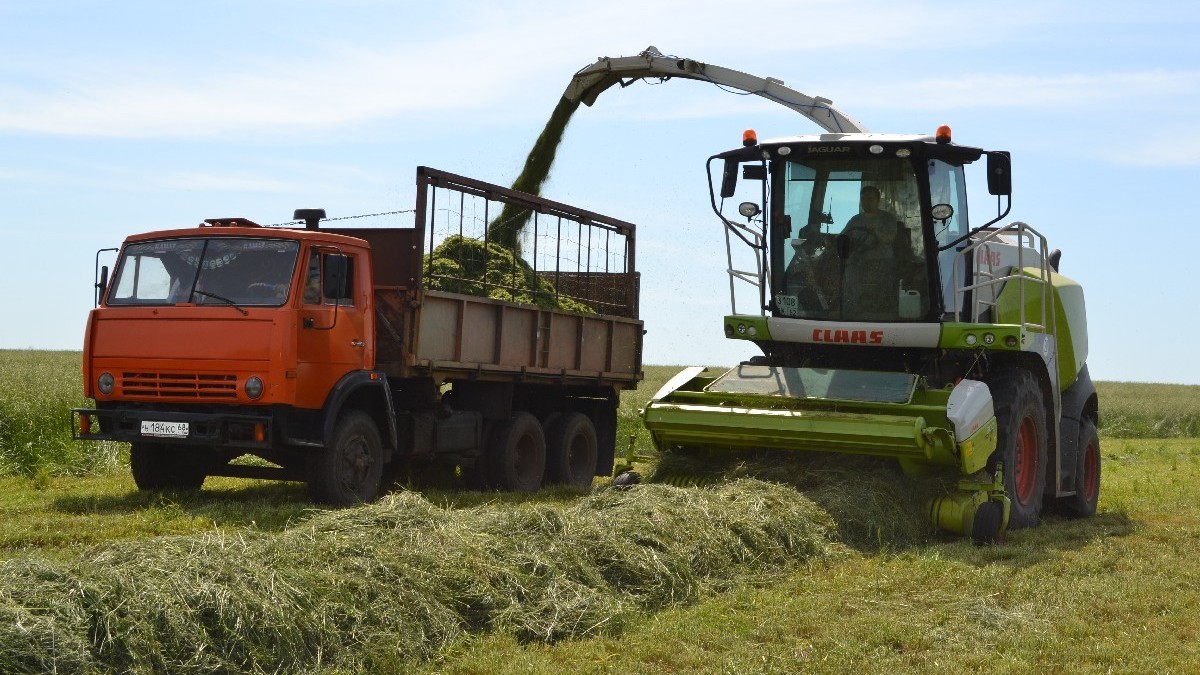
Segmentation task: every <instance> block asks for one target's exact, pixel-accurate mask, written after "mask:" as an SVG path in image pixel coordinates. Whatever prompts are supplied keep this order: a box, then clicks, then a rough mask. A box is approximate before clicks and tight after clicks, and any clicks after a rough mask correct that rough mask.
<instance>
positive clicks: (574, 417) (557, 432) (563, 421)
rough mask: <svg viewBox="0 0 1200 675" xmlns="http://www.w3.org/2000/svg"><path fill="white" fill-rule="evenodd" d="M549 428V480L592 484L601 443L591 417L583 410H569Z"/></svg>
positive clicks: (580, 484)
mask: <svg viewBox="0 0 1200 675" xmlns="http://www.w3.org/2000/svg"><path fill="white" fill-rule="evenodd" d="M547 429H548V431H547V434H546V484H548V485H550V484H564V485H573V486H575V487H579V488H588V487H591V485H592V478H594V477H595V475H596V457H597V455H598V454H599V453H598V450H597V448H598V447H599V445H600V444H599V442H598V441H597V440H596V426H595V425H594V424H592V420H591V418H589V417H588V416H587V415H584V414H583V413H578V412H573V413H567V414H566V415H563V416H561V417H559V418H558V419H557V420H555V421H554V423H553V424H551V425H550V426H549V427H548V428H547Z"/></svg>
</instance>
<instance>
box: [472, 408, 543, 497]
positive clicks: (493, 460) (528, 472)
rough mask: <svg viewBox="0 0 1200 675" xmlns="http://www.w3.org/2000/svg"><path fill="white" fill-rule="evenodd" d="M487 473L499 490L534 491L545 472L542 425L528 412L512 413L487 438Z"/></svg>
mask: <svg viewBox="0 0 1200 675" xmlns="http://www.w3.org/2000/svg"><path fill="white" fill-rule="evenodd" d="M487 471H488V475H489V478H490V479H491V482H492V484H493V485H494V486H495V487H497V488H500V489H501V490H510V491H513V492H534V491H536V490H537V489H538V488H540V487H541V486H542V476H543V474H544V473H545V471H546V437H545V435H544V434H543V433H542V424H541V422H538V419H537V418H536V417H534V416H533V415H530V414H529V413H527V412H517V413H514V414H513V416H512V417H510V418H508V419H507V420H505V421H503V422H501V423H499V424H497V425H496V427H495V429H493V430H492V433H491V436H490V438H489V439H488V447H487Z"/></svg>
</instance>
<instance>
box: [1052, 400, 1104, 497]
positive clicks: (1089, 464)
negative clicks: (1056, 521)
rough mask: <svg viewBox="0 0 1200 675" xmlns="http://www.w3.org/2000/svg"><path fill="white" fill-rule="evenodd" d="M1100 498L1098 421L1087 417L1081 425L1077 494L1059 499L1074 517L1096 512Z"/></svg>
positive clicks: (1076, 478) (1076, 480) (1077, 463)
mask: <svg viewBox="0 0 1200 675" xmlns="http://www.w3.org/2000/svg"><path fill="white" fill-rule="evenodd" d="M1099 500H1100V435H1099V434H1098V433H1097V432H1096V423H1095V422H1093V421H1091V420H1088V419H1085V420H1083V422H1081V423H1080V425H1079V454H1078V456H1077V458H1076V460H1075V494H1073V495H1071V496H1070V497H1063V498H1062V499H1061V500H1060V501H1059V505H1060V506H1061V508H1062V510H1063V512H1065V513H1066V514H1067V515H1068V516H1071V517H1073V518H1086V517H1087V516H1090V515H1092V514H1094V513H1096V503H1097V502H1098V501H1099Z"/></svg>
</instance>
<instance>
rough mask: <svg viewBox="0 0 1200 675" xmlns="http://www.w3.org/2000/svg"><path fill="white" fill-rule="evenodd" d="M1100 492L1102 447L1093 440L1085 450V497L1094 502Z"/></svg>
mask: <svg viewBox="0 0 1200 675" xmlns="http://www.w3.org/2000/svg"><path fill="white" fill-rule="evenodd" d="M1099 492H1100V448H1099V447H1098V446H1097V445H1096V442H1095V441H1092V442H1091V443H1088V446H1087V448H1085V449H1084V451H1083V498H1084V500H1086V501H1088V502H1093V501H1095V500H1096V495H1097V494H1099Z"/></svg>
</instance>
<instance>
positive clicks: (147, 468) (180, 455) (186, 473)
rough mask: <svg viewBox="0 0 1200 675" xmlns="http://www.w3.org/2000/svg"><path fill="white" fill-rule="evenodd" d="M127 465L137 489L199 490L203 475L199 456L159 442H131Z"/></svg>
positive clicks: (202, 482) (204, 476)
mask: <svg viewBox="0 0 1200 675" xmlns="http://www.w3.org/2000/svg"><path fill="white" fill-rule="evenodd" d="M129 468H130V470H131V472H132V473H133V482H134V483H135V484H136V485H137V487H138V489H139V490H199V489H200V486H201V485H203V484H204V479H205V478H206V475H205V472H204V466H203V465H202V464H201V462H200V459H199V458H198V457H195V456H193V455H190V454H188V450H187V449H186V448H185V449H180V448H172V447H170V446H167V445H164V444H162V443H142V442H136V443H131V444H130V446H129Z"/></svg>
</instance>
